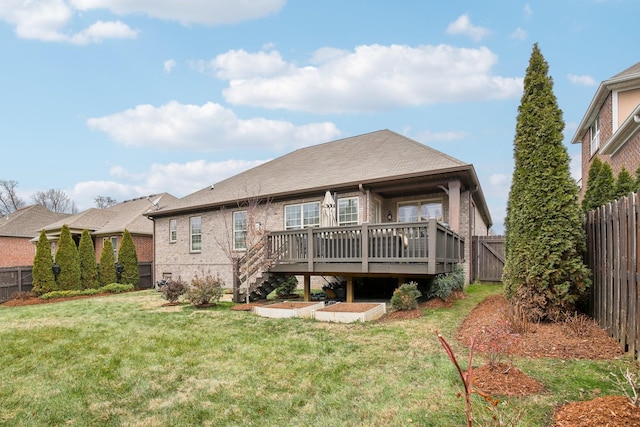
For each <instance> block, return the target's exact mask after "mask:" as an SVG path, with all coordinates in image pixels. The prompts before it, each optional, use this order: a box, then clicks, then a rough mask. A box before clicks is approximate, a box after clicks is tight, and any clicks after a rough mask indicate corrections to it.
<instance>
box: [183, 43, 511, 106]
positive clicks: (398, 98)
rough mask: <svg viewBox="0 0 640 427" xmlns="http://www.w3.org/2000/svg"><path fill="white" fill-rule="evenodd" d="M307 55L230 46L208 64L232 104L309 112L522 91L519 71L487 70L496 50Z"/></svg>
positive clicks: (377, 48) (369, 48) (360, 50)
mask: <svg viewBox="0 0 640 427" xmlns="http://www.w3.org/2000/svg"><path fill="white" fill-rule="evenodd" d="M311 60H312V62H313V64H314V65H304V66H298V65H296V64H294V63H287V62H285V61H284V60H282V58H281V56H280V55H279V54H278V53H277V52H273V51H272V52H269V53H268V54H267V53H264V52H258V53H247V52H245V51H236V50H233V51H229V52H226V53H224V54H222V55H219V56H218V57H216V58H214V59H213V60H212V61H210V62H209V63H208V65H207V67H213V71H214V72H215V73H216V75H217V76H218V77H220V78H226V79H228V80H229V86H228V87H227V88H226V89H225V90H224V91H223V95H224V97H225V99H226V100H227V101H228V102H230V103H232V104H236V105H250V106H255V107H263V108H272V109H278V108H280V109H288V110H295V111H307V112H313V113H340V112H359V111H377V110H385V109H390V108H395V107H407V106H419V105H425V104H434V103H440V102H465V101H481V100H489V99H505V98H514V97H518V96H520V95H521V93H522V78H515V77H501V76H494V75H492V74H491V68H492V67H493V66H494V65H495V64H496V62H497V56H496V55H495V54H494V53H493V52H491V51H490V50H489V49H488V48H486V47H481V48H478V49H465V48H456V47H452V46H448V45H437V46H431V45H425V46H418V47H411V46H406V45H391V46H382V45H364V46H358V47H356V48H355V50H354V51H343V50H338V49H328V48H323V49H320V50H318V51H317V52H316V53H315V54H314V55H313V57H312V58H311ZM198 64H200V66H203V62H202V61H201V62H197V61H196V62H193V63H192V67H194V68H199V66H198ZM207 69H208V68H207ZM200 70H201V71H206V70H205V68H202V67H201V68H200ZM276 73H277V74H276Z"/></svg>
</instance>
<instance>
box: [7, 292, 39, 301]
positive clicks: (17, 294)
mask: <svg viewBox="0 0 640 427" xmlns="http://www.w3.org/2000/svg"><path fill="white" fill-rule="evenodd" d="M34 296H35V294H34V293H32V292H25V291H19V292H14V293H12V294H11V298H10V299H21V300H27V299H29V298H31V297H34Z"/></svg>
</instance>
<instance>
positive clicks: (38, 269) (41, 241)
mask: <svg viewBox="0 0 640 427" xmlns="http://www.w3.org/2000/svg"><path fill="white" fill-rule="evenodd" d="M32 276H33V289H32V291H33V293H34V294H36V295H42V294H45V293H47V292H51V291H54V290H55V289H56V286H57V285H56V280H55V276H54V275H53V257H52V256H51V244H50V243H49V239H48V238H47V234H46V233H45V232H44V230H41V231H40V238H38V243H37V244H36V255H35V257H34V258H33V272H32Z"/></svg>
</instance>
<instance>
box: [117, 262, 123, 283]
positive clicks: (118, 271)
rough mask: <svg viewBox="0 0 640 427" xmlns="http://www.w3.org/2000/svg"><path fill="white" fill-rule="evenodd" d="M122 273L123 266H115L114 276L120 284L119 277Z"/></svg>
mask: <svg viewBox="0 0 640 427" xmlns="http://www.w3.org/2000/svg"><path fill="white" fill-rule="evenodd" d="M123 271H124V265H122V264H118V265H116V276H117V278H118V283H120V277H122V272H123Z"/></svg>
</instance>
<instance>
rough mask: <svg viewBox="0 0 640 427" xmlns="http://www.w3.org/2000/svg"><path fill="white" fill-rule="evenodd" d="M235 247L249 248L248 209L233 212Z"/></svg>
mask: <svg viewBox="0 0 640 427" xmlns="http://www.w3.org/2000/svg"><path fill="white" fill-rule="evenodd" d="M233 249H235V250H245V249H247V211H239V212H234V213H233Z"/></svg>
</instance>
